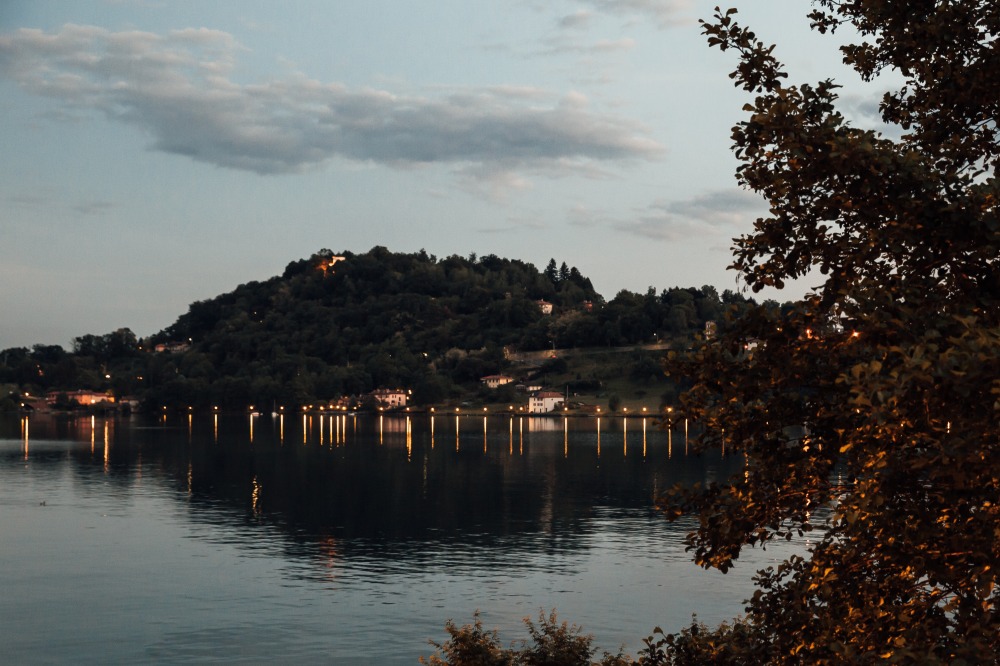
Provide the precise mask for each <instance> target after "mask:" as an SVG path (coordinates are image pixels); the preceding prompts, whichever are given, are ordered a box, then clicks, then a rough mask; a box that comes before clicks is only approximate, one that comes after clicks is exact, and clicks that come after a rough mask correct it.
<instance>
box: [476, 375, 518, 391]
mask: <svg viewBox="0 0 1000 666" xmlns="http://www.w3.org/2000/svg"><path fill="white" fill-rule="evenodd" d="M479 381H481V382H482V383H484V384H486V386H487V388H491V389H495V388H499V387H500V386H503V385H504V384H510V383H511V382H512V381H514V378H513V377H508V376H507V375H486V376H485V377H480V378H479Z"/></svg>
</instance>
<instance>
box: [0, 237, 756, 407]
mask: <svg viewBox="0 0 1000 666" xmlns="http://www.w3.org/2000/svg"><path fill="white" fill-rule="evenodd" d="M747 302H748V301H747V300H746V299H744V298H743V297H742V296H740V295H738V294H733V293H732V292H729V291H726V292H724V293H723V295H722V296H721V297H720V296H719V295H718V293H717V292H716V290H715V289H714V288H713V287H707V286H706V287H701V288H700V289H695V288H686V289H682V288H673V289H669V290H664V291H662V292H661V293H659V294H657V293H656V292H655V291H654V290H653V289H652V288H650V289H649V290H648V291H647V293H645V294H635V293H631V292H628V291H622V292H620V293H618V294H617V295H616V296H615V297H614V298H613V299H612V300H610V301H605V299H604V298H603V297H602V296H601V295H600V294H598V293H597V292H596V291H594V288H593V286H592V284H591V282H590V280H589V279H588V278H586V277H585V276H583V275H582V274H581V273H580V271H579V270H577V268H575V267H568V266H567V265H566V264H565V263H563V264H562V265H561V266H557V263H556V261H555V260H554V259H553V260H551V261H550V262H549V264H548V265H547V266H546V268H545V269H544V270H539V269H538V268H536V267H535V266H534V265H532V264H530V263H525V262H522V261H518V260H515V259H504V258H500V257H497V256H496V255H492V254H491V255H486V256H483V257H476V256H475V255H472V256H469V257H459V256H450V257H447V258H444V259H440V260H439V259H437V258H436V257H434V256H433V255H428V254H427V253H426V252H424V251H420V252H418V253H411V254H404V253H393V252H390V251H389V250H387V249H386V248H383V247H375V248H372V249H371V250H369V251H368V252H366V253H363V254H354V253H351V252H347V251H344V252H341V253H340V254H334V253H333V252H332V251H330V250H326V249H324V250H320V251H319V252H317V253H316V254H314V255H312V256H311V257H309V258H307V259H301V260H298V261H293V262H291V263H290V264H288V266H287V267H286V269H285V271H284V273H283V274H282V275H280V276H275V277H272V278H270V279H268V280H265V281H263V282H249V283H247V284H243V285H240V286H238V287H237V288H236V289H234V290H233V291H231V292H229V293H226V294H222V295H220V296H217V297H215V298H212V299H209V300H205V301H198V302H195V303H193V304H191V306H190V307H189V309H188V311H187V312H186V313H184V314H183V315H181V316H180V317H178V319H177V321H176V322H175V323H174V324H172V325H171V326H169V327H167V328H166V329H164V330H163V331H160V332H159V333H156V334H155V335H153V336H150V338H148V339H146V340H138V339H136V337H135V336H134V335H133V334H132V332H131V331H130V330H128V329H121V330H119V331H115V332H113V333H109V334H106V335H83V336H80V337H78V338H75V339H74V348H73V350H72V352H66V351H65V350H62V349H61V348H60V347H51V346H38V345H36V346H35V348H33V349H32V350H28V349H23V348H16V349H10V350H5V351H3V352H0V382H10V383H12V384H14V385H17V386H19V387H23V388H25V389H33V390H35V391H36V392H45V391H53V390H57V391H58V390H66V391H69V390H76V389H81V388H85V389H91V390H111V391H113V392H114V393H115V394H117V395H119V396H122V395H132V396H136V397H138V398H140V399H141V400H143V401H144V402H145V403H146V404H150V405H158V406H163V405H165V406H173V407H180V406H209V405H218V406H220V407H223V408H245V406H246V405H248V404H261V405H271V404H283V405H302V404H308V403H314V402H317V401H326V400H332V399H336V398H338V397H341V396H356V395H362V394H365V393H367V392H369V391H371V390H373V389H375V388H379V387H386V388H393V387H399V388H405V389H407V390H409V391H411V392H412V394H411V400H413V401H414V402H416V403H417V404H436V403H443V402H447V401H454V400H462V399H468V398H469V396H475V395H476V394H477V393H478V392H480V390H481V383H480V378H482V377H483V376H486V375H491V374H500V373H507V374H511V375H512V376H515V379H517V380H523V381H535V380H538V381H543V380H545V377H546V376H548V378H549V380H550V381H556V380H558V381H559V382H560V386H562V385H568V384H573V383H576V385H578V386H580V387H589V388H594V387H595V386H596V387H598V388H600V387H601V386H602V384H603V382H604V381H605V380H604V379H603V378H602V377H604V376H608V375H609V373H610V376H613V377H615V378H618V379H621V378H630V380H634V381H635V382H639V383H640V384H649V383H650V382H652V383H653V384H656V383H657V382H659V381H661V380H662V373H660V372H659V364H658V360H657V359H656V357H655V356H653V355H651V354H648V353H647V354H643V353H641V352H638V351H637V352H636V353H635V354H632V355H631V356H622V355H620V354H618V355H612V356H610V357H608V356H605V357H600V356H597V357H595V356H593V355H591V356H589V357H587V358H588V360H586V361H585V362H581V363H580V364H579V366H578V367H577V364H576V363H574V367H570V366H569V365H567V364H566V359H567V358H576V356H575V355H573V354H567V353H565V352H563V353H561V354H560V356H561V359H560V362H559V363H549V364H548V365H546V364H544V363H541V362H523V359H524V358H525V354H526V353H529V352H538V351H541V350H550V351H551V350H554V349H559V350H569V349H580V348H601V349H605V350H610V349H614V348H618V347H622V346H630V345H631V346H635V345H643V344H646V345H656V346H657V347H659V348H663V347H665V346H670V345H673V346H677V347H681V346H686V344H687V341H688V340H690V339H691V337H692V336H693V335H695V334H697V333H699V332H701V331H702V330H703V329H704V326H705V322H706V321H721V320H722V319H723V315H724V313H725V311H726V310H727V309H729V310H734V311H738V310H739V309H740V308H741V305H743V304H745V303H747ZM579 358H581V359H582V358H584V357H583V356H581V357H579ZM595 358H596V359H599V358H605V360H604V361H603V362H601V361H598V360H595ZM518 359H521V361H522V362H520V363H519V362H518ZM512 390H513V389H512V388H509V387H508V388H506V389H504V391H505V392H506V393H505V392H504V391H501V392H500V393H499V394H495V393H490V394H488V396H487V395H486V394H483V395H481V396H480V397H481V398H483V399H486V398H487V397H494V398H498V399H500V400H501V401H506V400H507V399H511V400H512V399H514V398H516V397H517V396H516V395H514V394H513V393H512Z"/></svg>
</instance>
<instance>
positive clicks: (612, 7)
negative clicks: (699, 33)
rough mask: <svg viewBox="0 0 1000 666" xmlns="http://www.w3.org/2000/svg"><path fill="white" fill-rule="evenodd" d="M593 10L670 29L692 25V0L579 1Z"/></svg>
mask: <svg viewBox="0 0 1000 666" xmlns="http://www.w3.org/2000/svg"><path fill="white" fill-rule="evenodd" d="M579 1H580V2H581V3H582V4H584V5H587V6H589V7H592V8H593V9H595V10H597V11H599V12H602V13H605V14H612V15H619V16H628V17H638V18H644V19H651V20H652V21H653V22H654V23H656V25H657V26H658V27H661V28H668V27H673V26H677V25H686V24H688V23H691V21H692V19H691V15H690V10H691V9H692V3H691V1H690V0H579Z"/></svg>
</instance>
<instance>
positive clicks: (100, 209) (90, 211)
mask: <svg viewBox="0 0 1000 666" xmlns="http://www.w3.org/2000/svg"><path fill="white" fill-rule="evenodd" d="M114 207H115V205H114V204H113V203H111V202H110V201H84V202H81V203H78V204H76V205H75V206H73V210H75V211H76V212H77V213H80V214H81V215H100V214H101V213H106V212H107V211H109V210H111V209H112V208H114Z"/></svg>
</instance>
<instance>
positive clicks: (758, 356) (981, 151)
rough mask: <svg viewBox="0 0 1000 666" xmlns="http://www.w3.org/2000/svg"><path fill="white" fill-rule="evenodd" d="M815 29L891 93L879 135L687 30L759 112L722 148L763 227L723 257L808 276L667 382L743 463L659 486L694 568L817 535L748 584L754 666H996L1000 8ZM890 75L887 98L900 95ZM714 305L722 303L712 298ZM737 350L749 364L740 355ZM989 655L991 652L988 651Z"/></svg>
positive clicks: (728, 35)
mask: <svg viewBox="0 0 1000 666" xmlns="http://www.w3.org/2000/svg"><path fill="white" fill-rule="evenodd" d="M814 4H815V5H816V9H815V10H814V11H813V12H812V13H810V15H809V18H810V20H811V22H812V26H813V27H814V29H815V30H817V31H818V32H819V33H823V34H836V33H837V30H838V28H840V27H841V26H845V25H847V26H852V27H853V28H854V29H855V30H856V31H857V33H856V34H857V40H858V43H853V44H846V45H844V46H842V48H841V50H842V53H843V54H844V60H845V62H846V63H847V64H849V65H851V66H852V67H853V68H854V69H855V70H856V71H857V72H858V73H859V74H860V75H861V77H862V78H863V79H864V80H865V81H874V80H875V79H877V78H878V77H879V76H881V75H889V74H891V75H893V76H895V77H902V79H903V80H904V84H903V85H902V86H901V87H900V88H899V89H897V90H894V91H890V92H888V93H886V94H885V95H884V96H883V97H882V99H881V104H880V107H879V108H880V112H881V117H882V120H883V121H884V122H885V123H886V124H888V125H889V126H896V127H898V128H899V129H900V130H901V132H902V134H901V136H900V137H899V138H891V136H887V135H885V134H881V133H879V132H877V131H874V130H866V129H859V128H856V127H854V126H852V125H851V124H850V123H849V122H848V121H847V120H846V119H845V117H844V116H843V115H842V114H841V113H840V112H839V111H838V108H837V103H838V97H837V93H836V91H837V87H838V86H837V85H836V84H834V82H833V81H831V80H825V81H820V82H818V83H816V84H814V85H811V84H803V85H799V86H795V85H788V84H787V83H786V82H785V79H786V78H787V76H786V73H785V72H784V70H783V68H782V65H781V63H779V62H778V61H777V60H776V59H775V57H774V55H773V52H772V49H773V47H770V46H767V45H765V44H764V43H763V42H761V41H760V40H759V39H758V38H757V37H756V35H755V34H754V33H753V32H751V31H750V30H748V29H746V28H745V27H743V26H741V25H739V24H738V23H737V22H736V21H735V14H736V11H735V10H728V11H726V12H721V11H717V13H716V15H715V17H714V20H713V21H712V22H711V23H704V24H703V29H704V33H705V34H706V35H707V37H708V41H709V43H710V44H711V45H714V46H718V47H719V48H720V49H722V50H724V51H725V50H733V51H735V52H736V53H737V54H738V55H739V58H740V63H739V66H738V67H737V69H736V71H735V72H733V74H732V78H733V79H734V80H735V83H736V85H738V86H740V87H742V88H743V89H744V90H745V91H747V92H749V93H752V94H753V95H755V97H754V99H753V101H752V102H751V103H749V104H748V105H747V106H746V107H744V108H745V110H746V111H747V112H748V114H749V117H748V118H747V119H746V120H744V121H743V122H741V123H739V124H738V125H737V126H736V127H735V128H734V130H733V141H734V150H735V153H736V155H737V157H738V158H739V160H740V161H741V164H740V166H739V167H738V170H737V178H738V180H739V182H740V184H741V185H743V186H744V187H746V188H748V189H751V190H754V191H755V192H758V193H760V194H761V195H763V197H764V198H766V199H767V202H768V205H769V211H770V215H769V217H765V218H762V219H759V220H757V221H756V223H755V224H754V229H753V231H752V232H751V233H748V234H746V235H744V236H742V237H740V238H738V239H736V240H735V246H734V257H735V260H734V263H733V266H732V267H733V268H735V269H736V270H738V271H740V273H741V275H742V277H743V279H744V280H745V282H746V284H747V285H748V286H749V287H750V288H752V289H753V290H754V291H755V292H756V291H759V290H760V289H761V288H763V287H765V286H775V287H779V288H780V287H782V286H783V284H784V283H786V282H787V281H789V280H792V279H795V278H799V277H802V276H804V275H806V274H807V273H808V272H809V271H813V273H811V274H810V277H811V278H816V275H815V272H816V271H818V273H819V279H820V280H821V284H819V285H818V286H817V287H815V288H814V293H811V294H809V295H807V296H806V297H805V298H804V299H803V300H802V301H801V302H799V303H797V304H796V305H795V306H794V307H791V308H787V309H775V308H764V307H757V306H753V305H751V306H750V307H749V309H748V312H747V314H746V315H745V316H744V317H742V318H741V319H740V320H739V321H737V322H734V323H733V324H732V325H729V326H726V327H725V328H724V331H723V333H722V334H721V335H719V336H718V337H716V338H715V339H713V340H710V341H705V342H703V343H701V345H700V346H699V347H698V348H697V349H696V350H695V351H694V352H693V353H692V354H691V355H689V356H687V357H685V358H677V359H675V360H674V361H673V362H672V366H671V372H672V373H680V374H681V376H687V377H690V379H691V380H692V382H693V387H692V388H691V389H690V390H689V391H688V392H687V393H686V394H685V395H684V397H683V403H684V409H685V410H686V414H687V415H688V416H689V417H692V418H694V419H696V420H698V421H700V422H701V423H702V424H703V425H704V426H705V434H704V435H703V436H702V437H701V440H700V446H702V447H706V448H707V447H718V446H723V445H724V446H725V447H726V449H727V451H737V452H739V453H740V454H742V455H743V456H745V458H746V467H745V470H744V472H743V473H742V474H741V475H740V476H738V477H736V478H733V479H730V480H729V481H728V482H726V483H723V484H712V485H709V486H708V487H705V488H695V489H688V490H684V489H675V490H674V491H673V492H672V493H671V494H670V495H669V496H668V497H666V498H664V499H663V500H662V502H661V505H662V506H663V508H664V509H665V510H666V511H667V512H668V515H669V516H670V517H677V516H679V515H682V514H691V513H694V514H697V515H698V516H699V517H700V527H699V528H698V530H697V531H696V532H694V533H692V534H691V535H690V536H689V540H690V545H691V546H692V547H693V549H694V553H695V559H696V561H697V562H698V563H699V564H701V565H702V566H706V567H709V566H711V567H717V568H719V569H722V570H723V571H725V570H727V569H728V568H729V567H730V566H732V564H733V561H734V560H735V559H736V558H737V557H738V556H739V552H740V549H741V547H743V546H744V545H758V544H766V543H767V542H768V541H770V540H773V539H778V538H789V537H790V536H791V535H792V534H793V533H802V532H806V531H809V530H816V531H818V532H819V535H818V537H815V538H814V545H813V546H812V548H811V549H810V551H809V552H808V553H805V554H804V556H803V557H793V558H791V559H789V560H788V561H786V562H784V563H782V564H780V565H779V566H778V567H777V568H773V569H769V570H766V571H764V572H762V573H761V574H759V577H758V579H757V582H758V590H757V592H756V593H755V594H754V596H753V599H752V600H750V602H749V605H748V607H747V618H746V621H747V623H748V624H749V626H751V627H752V628H753V630H754V631H753V635H754V637H755V642H754V644H753V646H752V647H753V649H755V650H758V653H757V656H758V657H759V660H760V661H767V662H768V663H874V662H879V663H882V662H885V661H888V662H907V663H915V662H919V663H982V662H983V661H992V660H993V659H995V655H996V654H998V653H1000V615H998V610H1000V609H998V606H1000V586H998V583H1000V581H998V579H997V576H998V573H997V572H998V570H1000V539H998V531H997V530H998V525H1000V503H998V501H997V498H998V497H1000V436H998V430H997V424H998V423H1000V353H998V351H1000V211H998V207H997V203H998V197H1000V179H998V176H1000V174H998V169H1000V139H998V131H1000V130H998V128H1000V96H998V95H997V92H996V91H997V90H998V89H1000V68H998V67H997V66H996V63H997V61H998V58H1000V6H998V5H997V4H996V3H995V2H986V1H985V0H953V1H951V2H934V1H932V0H921V1H919V2H913V1H912V0H910V1H905V2H904V1H903V0H817V2H816V3H814ZM896 80H898V79H896ZM724 300H725V298H724ZM750 339H753V340H754V341H755V344H754V345H750V344H748V341H749V340H750ZM990 655H993V656H990Z"/></svg>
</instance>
